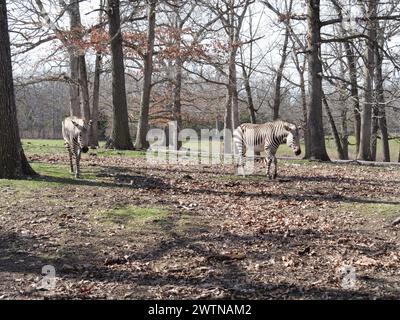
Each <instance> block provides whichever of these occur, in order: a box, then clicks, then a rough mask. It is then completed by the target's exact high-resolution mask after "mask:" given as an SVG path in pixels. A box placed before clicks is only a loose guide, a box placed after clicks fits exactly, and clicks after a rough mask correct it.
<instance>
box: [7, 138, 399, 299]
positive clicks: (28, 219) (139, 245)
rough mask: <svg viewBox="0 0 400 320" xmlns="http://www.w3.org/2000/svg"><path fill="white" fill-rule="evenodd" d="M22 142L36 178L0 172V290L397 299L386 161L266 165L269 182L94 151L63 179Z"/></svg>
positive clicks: (395, 210)
mask: <svg viewBox="0 0 400 320" xmlns="http://www.w3.org/2000/svg"><path fill="white" fill-rule="evenodd" d="M35 143H36V142H34V141H29V142H26V143H25V145H24V147H25V149H26V150H27V154H28V156H29V159H30V161H31V162H32V163H33V167H34V168H35V169H36V170H37V172H39V173H40V174H41V177H39V178H35V179H32V180H27V181H10V180H0V195H1V201H0V298H1V299H43V298H46V299H56V298H57V299H60V298H65V299H99V298H100V299H182V298H192V299H198V298H201V299H367V298H388V299H399V297H400V268H399V266H400V250H399V246H400V233H399V231H400V226H399V225H397V226H391V225H390V222H391V221H392V220H393V219H394V218H395V217H396V216H399V215H400V188H399V186H400V170H399V167H394V166H388V167H370V166H360V165H357V164H347V165H343V164H342V165H338V164H326V163H322V164H321V163H316V162H307V161H300V160H299V161H279V162H278V165H279V171H278V174H280V179H278V180H277V181H270V180H267V179H266V177H265V176H264V166H263V165H262V164H261V163H260V164H258V165H257V172H256V174H254V175H252V176H249V177H246V178H243V177H239V176H235V175H234V174H233V173H234V168H233V165H217V164H214V165H182V164H177V165H171V164H151V163H148V162H147V161H146V158H145V157H144V156H143V153H138V152H132V151H131V152H116V151H104V150H101V149H100V150H99V151H97V152H96V151H91V152H90V153H91V154H89V155H85V156H84V158H83V160H82V173H83V177H84V179H82V180H76V179H74V178H73V177H72V176H71V175H70V174H69V172H68V166H67V160H68V159H67V155H66V152H65V151H64V150H62V148H61V145H60V144H57V143H54V142H51V143H50V142H49V143H47V144H46V142H44V141H41V142H40V145H35ZM45 265H52V266H54V268H55V270H56V285H55V288H54V289H52V290H44V288H41V279H42V276H41V270H42V267H43V266H45ZM345 266H349V268H352V270H354V271H355V281H354V282H352V285H351V286H348V287H346V286H344V285H343V284H344V282H343V279H344V278H345V277H347V275H345V274H344V273H343V270H342V269H343V267H345ZM352 279H353V280H354V278H352Z"/></svg>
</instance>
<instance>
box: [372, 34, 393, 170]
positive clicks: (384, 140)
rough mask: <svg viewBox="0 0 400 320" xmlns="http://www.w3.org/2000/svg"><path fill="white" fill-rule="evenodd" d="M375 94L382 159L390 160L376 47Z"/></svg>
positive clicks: (383, 97) (379, 52)
mask: <svg viewBox="0 0 400 320" xmlns="http://www.w3.org/2000/svg"><path fill="white" fill-rule="evenodd" d="M377 29H378V30H381V31H380V33H381V34H380V36H379V38H380V45H381V47H383V30H382V29H381V28H379V27H378V28H377ZM375 56H376V70H375V74H376V94H377V106H376V108H377V114H378V126H379V129H380V131H381V141H382V152H383V161H384V162H390V149H389V134H388V129H387V122H386V108H385V94H384V90H383V81H384V80H383V74H382V62H383V57H382V53H381V50H380V49H379V48H376V54H375Z"/></svg>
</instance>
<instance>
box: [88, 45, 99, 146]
mask: <svg viewBox="0 0 400 320" xmlns="http://www.w3.org/2000/svg"><path fill="white" fill-rule="evenodd" d="M101 60H102V57H101V53H100V52H97V53H96V61H95V67H94V80H93V102H92V120H93V123H92V141H91V142H92V143H91V145H90V146H91V148H92V149H95V148H96V147H98V146H99V132H98V131H99V99H100V74H101Z"/></svg>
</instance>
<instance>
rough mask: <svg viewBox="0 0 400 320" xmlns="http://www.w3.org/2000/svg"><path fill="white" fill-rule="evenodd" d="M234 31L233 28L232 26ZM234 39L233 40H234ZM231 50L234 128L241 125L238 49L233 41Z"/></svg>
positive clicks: (230, 71)
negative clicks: (238, 88) (237, 74)
mask: <svg viewBox="0 0 400 320" xmlns="http://www.w3.org/2000/svg"><path fill="white" fill-rule="evenodd" d="M232 32H233V28H232ZM232 41H233V40H232ZM231 46H232V47H231V52H230V56H229V87H230V89H229V90H230V92H231V99H232V103H231V108H232V109H231V112H232V128H236V127H238V126H239V124H240V123H239V122H240V119H239V97H238V91H237V76H236V54H237V49H236V47H235V46H234V44H233V42H232V43H231Z"/></svg>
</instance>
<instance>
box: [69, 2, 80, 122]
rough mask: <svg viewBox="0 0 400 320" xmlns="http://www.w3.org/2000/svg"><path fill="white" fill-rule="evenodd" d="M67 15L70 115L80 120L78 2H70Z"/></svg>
mask: <svg viewBox="0 0 400 320" xmlns="http://www.w3.org/2000/svg"><path fill="white" fill-rule="evenodd" d="M67 12H68V15H69V24H70V32H71V43H70V44H69V47H68V54H69V63H70V78H71V81H70V87H69V94H70V115H71V116H75V117H78V118H80V117H81V116H82V110H81V101H80V88H79V87H80V81H79V79H80V66H79V65H80V58H79V56H80V54H79V49H78V48H77V47H76V45H75V44H74V43H76V42H79V41H80V40H81V38H82V35H81V31H82V23H81V16H80V12H79V0H70V2H69V4H68V6H67Z"/></svg>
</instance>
